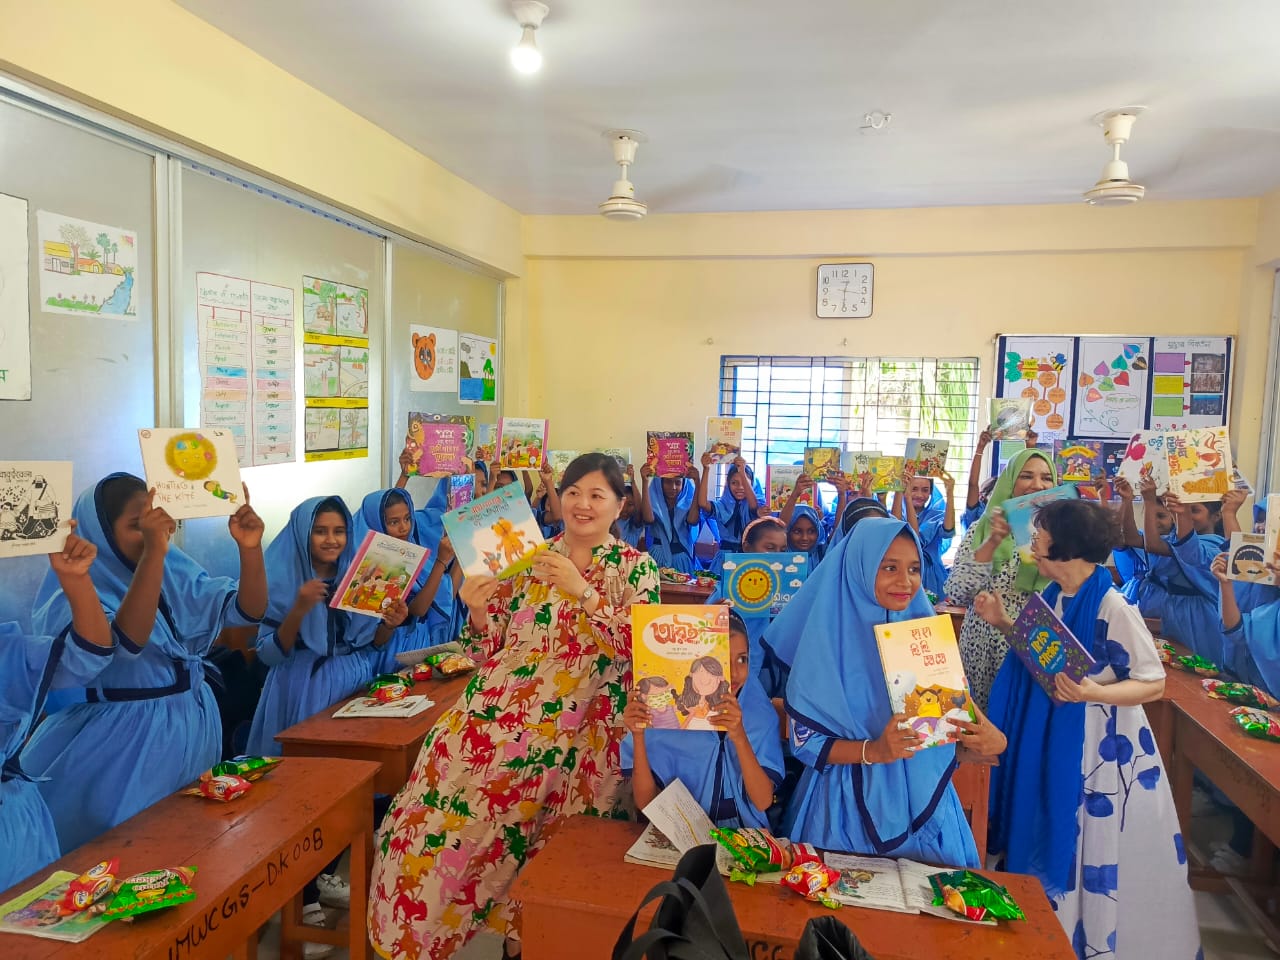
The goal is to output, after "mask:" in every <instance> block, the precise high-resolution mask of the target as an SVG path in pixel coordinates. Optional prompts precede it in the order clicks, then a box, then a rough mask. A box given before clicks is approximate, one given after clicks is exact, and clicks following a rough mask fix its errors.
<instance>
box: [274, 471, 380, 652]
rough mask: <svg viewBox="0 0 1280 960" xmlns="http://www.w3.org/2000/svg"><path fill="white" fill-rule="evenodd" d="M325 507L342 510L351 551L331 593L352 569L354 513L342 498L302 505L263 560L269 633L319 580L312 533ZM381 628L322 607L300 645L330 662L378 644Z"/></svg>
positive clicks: (311, 616) (305, 622)
mask: <svg viewBox="0 0 1280 960" xmlns="http://www.w3.org/2000/svg"><path fill="white" fill-rule="evenodd" d="M326 501H332V502H334V503H336V504H337V505H338V506H339V507H340V508H341V514H342V519H343V520H344V521H345V522H346V524H347V545H346V546H345V547H343V548H342V555H341V556H340V557H339V558H338V564H337V571H336V572H335V574H334V578H333V579H332V580H329V581H326V582H327V583H329V584H330V591H332V590H333V589H334V588H335V587H336V585H337V583H338V581H340V580H341V579H342V577H343V575H344V574H345V573H346V572H347V568H348V567H349V566H351V561H352V559H353V558H354V556H355V552H356V547H357V546H358V545H359V544H358V542H357V540H356V537H355V529H354V524H353V523H352V520H351V511H349V510H348V509H347V507H346V504H344V503H343V502H342V498H341V497H336V496H334V497H311V498H309V499H307V500H303V501H302V502H301V503H300V504H298V505H297V506H296V507H294V508H293V512H292V513H290V514H289V522H288V524H287V525H286V526H285V528H284V529H283V530H281V531H280V532H279V533H278V534H277V535H276V538H275V539H274V540H272V541H271V545H270V546H268V547H267V550H266V554H265V555H264V557H263V559H264V560H265V561H266V565H267V591H268V600H267V615H266V616H265V617H263V619H262V631H264V632H266V631H269V632H270V633H275V631H276V630H278V629H279V628H280V624H281V623H283V622H284V618H285V617H286V616H287V615H288V613H289V610H290V609H291V608H292V607H293V603H294V601H295V600H296V599H297V596H298V590H299V589H300V588H301V587H302V585H303V584H304V583H306V582H307V581H308V580H314V579H316V578H317V576H319V575H318V574H317V573H316V571H315V567H314V566H312V563H311V528H312V526H313V525H314V524H315V519H316V514H317V512H318V508H319V507H320V505H321V504H322V503H325V502H326ZM331 595H332V593H331ZM380 622H381V621H379V620H378V618H377V617H366V616H355V617H353V616H351V615H350V614H349V613H347V612H346V611H345V610H334V609H333V608H332V607H330V606H329V605H328V603H317V604H316V605H315V606H314V607H312V608H311V609H310V610H308V611H307V614H306V616H305V617H303V618H302V623H301V624H300V625H299V627H298V638H297V640H296V641H295V643H296V644H297V645H299V646H302V647H305V648H306V649H307V650H309V651H311V652H312V653H314V654H315V655H316V656H318V657H331V656H333V655H334V654H335V653H340V652H349V651H350V650H354V649H356V648H358V647H365V646H368V645H369V644H371V643H373V634H374V631H375V630H376V629H377V627H378V624H379V623H380ZM260 635H265V634H260ZM259 642H261V641H259Z"/></svg>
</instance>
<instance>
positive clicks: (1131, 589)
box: [1111, 477, 1173, 617]
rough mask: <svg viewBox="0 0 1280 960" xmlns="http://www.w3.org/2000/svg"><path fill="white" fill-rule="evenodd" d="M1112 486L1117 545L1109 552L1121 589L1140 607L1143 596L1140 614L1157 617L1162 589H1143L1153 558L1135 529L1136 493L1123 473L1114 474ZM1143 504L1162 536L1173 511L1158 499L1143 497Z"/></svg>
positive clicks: (1167, 531) (1168, 529) (1166, 532)
mask: <svg viewBox="0 0 1280 960" xmlns="http://www.w3.org/2000/svg"><path fill="white" fill-rule="evenodd" d="M1115 490H1116V496H1118V497H1119V498H1120V546H1118V547H1117V548H1116V549H1115V550H1113V551H1112V553H1111V556H1112V559H1113V561H1114V562H1115V565H1116V570H1117V571H1118V572H1119V573H1120V578H1121V580H1122V581H1123V583H1122V585H1121V587H1120V593H1121V595H1122V596H1123V597H1124V598H1125V599H1126V600H1128V601H1129V602H1130V603H1134V604H1138V606H1139V607H1141V606H1142V604H1143V602H1144V598H1145V603H1146V609H1144V610H1143V611H1142V615H1143V616H1145V617H1158V616H1160V609H1159V604H1160V603H1161V602H1162V601H1163V599H1164V593H1163V592H1155V591H1149V590H1145V589H1144V583H1145V582H1146V579H1147V576H1148V575H1149V574H1150V573H1151V565H1152V558H1151V557H1150V556H1149V555H1148V553H1147V550H1146V542H1145V539H1144V536H1143V532H1142V531H1141V530H1139V529H1138V522H1137V520H1136V518H1135V517H1134V513H1133V502H1134V499H1135V498H1136V497H1137V493H1136V492H1135V491H1134V489H1133V484H1131V483H1130V482H1129V481H1128V480H1126V479H1125V478H1124V477H1116V479H1115ZM1142 508H1143V510H1144V511H1151V512H1152V513H1154V515H1155V528H1156V532H1157V533H1158V534H1159V535H1160V538H1161V539H1164V538H1166V537H1168V535H1169V534H1170V533H1172V532H1173V514H1171V513H1170V512H1169V511H1168V510H1166V509H1165V508H1164V504H1163V503H1161V502H1160V501H1159V500H1158V499H1151V500H1145V501H1143V504H1142ZM1144 526H1145V524H1144ZM1165 566H1166V567H1167V568H1170V569H1169V571H1168V572H1173V571H1172V569H1171V567H1172V562H1171V561H1170V562H1169V563H1166V565H1165Z"/></svg>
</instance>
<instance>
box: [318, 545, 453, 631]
mask: <svg viewBox="0 0 1280 960" xmlns="http://www.w3.org/2000/svg"><path fill="white" fill-rule="evenodd" d="M430 553H431V551H430V550H428V549H427V548H426V547H420V546H418V545H417V544H416V543H413V542H411V541H409V540H397V539H396V538H395V537H391V536H388V535H387V534H385V533H378V532H377V531H376V530H370V531H369V532H368V533H366V534H365V536H364V540H363V541H361V543H360V546H359V548H357V550H356V555H355V556H354V557H353V558H352V560H351V566H349V567H347V573H346V576H344V577H343V578H342V580H341V582H340V583H339V584H338V588H337V589H336V590H334V591H333V599H332V600H330V601H329V606H331V607H333V608H334V609H335V610H347V611H350V612H351V613H363V614H365V615H367V616H371V617H381V616H382V614H383V612H384V611H385V610H386V609H387V608H388V607H390V606H391V605H392V604H393V603H395V602H396V601H397V600H402V599H406V594H408V592H409V590H410V589H411V588H412V586H413V584H414V582H415V581H416V580H417V579H418V574H419V573H420V572H421V571H422V565H423V564H424V563H426V562H427V557H428V556H429V555H430Z"/></svg>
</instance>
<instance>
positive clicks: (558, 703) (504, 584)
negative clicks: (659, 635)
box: [369, 454, 658, 960]
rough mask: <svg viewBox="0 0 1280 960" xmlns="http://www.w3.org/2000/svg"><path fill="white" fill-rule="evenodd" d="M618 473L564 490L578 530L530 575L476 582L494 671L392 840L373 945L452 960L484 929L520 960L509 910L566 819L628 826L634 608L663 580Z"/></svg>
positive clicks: (423, 777) (412, 781)
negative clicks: (535, 858)
mask: <svg viewBox="0 0 1280 960" xmlns="http://www.w3.org/2000/svg"><path fill="white" fill-rule="evenodd" d="M623 493H624V486H623V479H622V473H621V471H620V470H619V469H618V465H617V463H616V462H615V461H614V460H613V459H612V458H610V457H607V456H604V455H603V454H585V455H583V456H581V457H579V458H578V459H576V460H575V461H573V463H571V464H570V465H569V466H568V467H567V468H566V469H565V472H564V478H563V480H562V481H561V501H562V505H563V514H564V522H565V532H564V534H563V535H562V536H560V537H558V538H557V539H556V540H555V541H553V543H552V545H551V549H550V550H548V551H547V552H545V553H543V554H541V555H540V556H539V557H538V559H537V561H536V562H535V564H534V567H533V570H532V572H531V573H529V574H521V575H519V576H516V577H513V578H511V579H509V580H503V581H501V582H499V581H497V580H494V579H493V578H491V577H469V578H468V579H467V580H466V581H465V582H464V583H463V585H462V589H461V597H462V600H463V601H464V602H465V603H466V605H467V607H468V609H469V610H470V611H471V614H470V622H469V623H468V625H467V627H466V629H465V630H464V631H463V634H462V639H463V641H464V642H467V643H470V644H471V645H472V646H473V647H474V648H475V650H476V653H477V655H478V658H479V659H481V660H482V661H483V662H482V664H481V666H480V670H479V672H478V673H477V674H476V675H475V677H474V678H473V679H472V681H471V682H470V683H469V684H468V685H467V688H466V691H465V692H464V693H463V695H462V697H461V699H459V701H458V703H457V704H456V705H455V706H454V708H453V709H452V710H450V711H449V712H448V713H446V714H445V715H444V716H443V717H441V719H440V721H439V722H438V723H437V724H436V725H435V726H434V727H433V728H432V730H431V732H430V733H429V734H428V736H427V739H426V742H425V743H424V744H423V745H422V752H421V753H420V754H419V755H418V762H417V764H416V765H415V767H414V771H413V773H412V775H411V776H410V778H409V782H408V783H407V784H405V787H404V789H403V790H401V791H400V793H399V794H398V795H397V796H396V798H395V800H394V802H393V803H392V806H391V809H390V811H389V812H388V814H387V818H386V820H384V821H383V825H382V829H381V832H380V835H379V838H378V844H377V848H378V849H377V852H376V856H375V860H374V867H373V880H372V884H371V888H370V889H371V894H370V899H369V937H370V940H371V941H372V943H373V945H374V948H375V949H376V950H377V952H378V953H379V954H380V955H382V956H384V957H395V958H396V960H402V958H403V960H414V958H417V957H425V958H431V960H444V958H446V957H449V956H450V955H452V954H453V953H454V951H456V950H458V949H460V948H461V947H462V945H463V944H464V943H466V942H467V940H469V939H470V938H471V936H472V935H473V934H474V933H475V932H476V931H477V930H478V929H479V928H481V927H482V926H486V925H487V926H488V927H490V928H491V929H494V930H497V931H499V932H501V933H503V934H505V935H506V936H507V938H508V939H507V945H506V950H507V953H508V955H510V956H517V955H518V954H519V907H518V905H516V904H513V903H510V902H508V901H507V899H506V893H507V889H508V887H509V886H510V885H511V882H512V880H513V879H514V878H515V875H516V873H517V872H518V871H519V870H520V868H521V867H522V866H523V865H524V863H525V861H527V860H528V859H529V857H531V856H532V855H533V854H534V853H536V852H537V851H538V850H539V849H540V848H541V847H542V846H543V844H545V843H546V841H547V838H548V836H549V835H550V832H551V830H552V829H554V827H555V826H556V824H557V823H558V822H559V821H560V819H561V818H563V817H566V816H570V815H572V814H577V813H589V814H596V815H599V816H621V815H623V814H622V811H621V810H620V809H619V806H620V800H621V797H620V795H619V794H620V791H619V787H620V784H621V781H622V777H621V774H620V772H619V750H620V745H621V741H622V736H623V733H624V731H623V728H622V723H621V721H620V719H619V718H620V716H621V713H622V710H623V707H624V706H625V705H626V697H627V693H626V692H627V690H628V689H629V688H630V686H631V623H630V606H631V604H632V603H657V602H658V569H657V566H656V565H655V564H654V562H653V560H652V559H650V558H649V556H648V555H647V554H644V553H640V552H639V551H637V550H636V549H634V548H633V547H631V546H629V545H628V544H626V543H624V542H622V541H621V540H616V539H614V538H613V536H612V535H611V533H610V528H611V527H612V526H613V524H614V521H615V520H617V518H618V514H619V512H620V511H621V507H622V497H623Z"/></svg>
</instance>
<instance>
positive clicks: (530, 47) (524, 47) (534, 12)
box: [511, 0, 551, 73]
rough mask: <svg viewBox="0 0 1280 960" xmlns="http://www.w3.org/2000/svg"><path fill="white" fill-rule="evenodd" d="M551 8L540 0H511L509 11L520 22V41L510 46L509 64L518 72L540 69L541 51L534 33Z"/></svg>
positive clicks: (534, 71) (532, 71)
mask: <svg viewBox="0 0 1280 960" xmlns="http://www.w3.org/2000/svg"><path fill="white" fill-rule="evenodd" d="M550 12H551V8H550V7H548V6H547V5H546V4H545V3H542V2H540V0H511V13H512V14H513V15H514V16H515V18H516V22H517V23H519V24H520V27H521V31H520V42H519V43H517V44H516V45H515V46H514V47H512V48H511V66H513V67H515V68H516V70H518V71H519V72H520V73H537V72H538V71H539V70H541V69H542V51H541V50H539V49H538V42H537V40H536V39H535V37H534V35H535V34H536V33H537V32H538V28H539V27H540V26H542V21H543V20H545V19H546V16H547V14H548V13H550Z"/></svg>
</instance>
